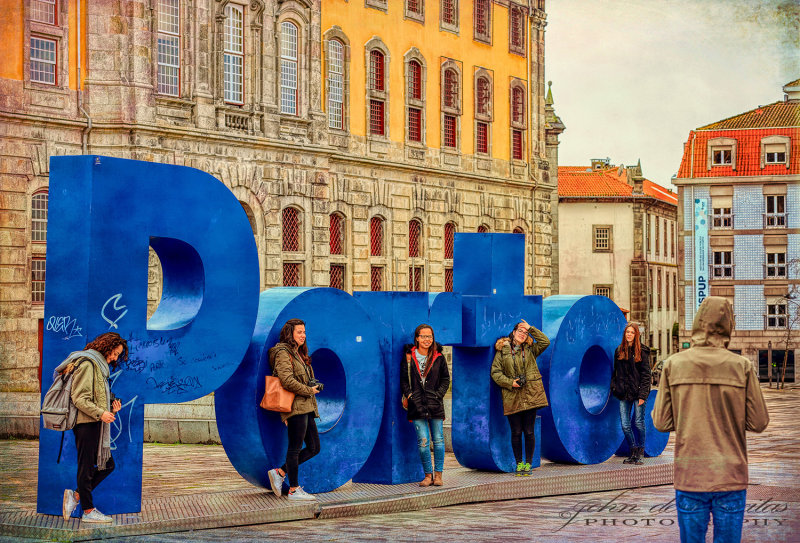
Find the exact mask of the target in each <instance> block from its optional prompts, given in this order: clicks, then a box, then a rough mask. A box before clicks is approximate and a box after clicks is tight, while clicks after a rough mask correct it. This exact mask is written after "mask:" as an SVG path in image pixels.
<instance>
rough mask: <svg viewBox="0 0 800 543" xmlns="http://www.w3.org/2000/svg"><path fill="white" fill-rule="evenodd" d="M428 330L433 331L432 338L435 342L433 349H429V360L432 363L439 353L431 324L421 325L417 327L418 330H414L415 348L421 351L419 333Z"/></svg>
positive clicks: (432, 344)
mask: <svg viewBox="0 0 800 543" xmlns="http://www.w3.org/2000/svg"><path fill="white" fill-rule="evenodd" d="M426 328H427V329H428V330H430V331H431V338H432V339H433V342H432V343H431V348H430V349H429V352H428V360H430V361H431V362H432V361H433V359H434V358H436V352H437V351H436V334H435V333H434V332H433V326H431V325H430V324H424V323H423V324H420V325H419V326H417V328H416V329H415V330H414V347H416V348H417V349H419V339H418V338H419V333H420V332H421V331H422V330H425V329H426Z"/></svg>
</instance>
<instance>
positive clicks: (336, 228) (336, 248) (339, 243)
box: [330, 213, 344, 288]
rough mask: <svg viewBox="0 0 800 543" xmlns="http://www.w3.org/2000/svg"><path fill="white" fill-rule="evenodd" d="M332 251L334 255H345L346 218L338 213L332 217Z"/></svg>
mask: <svg viewBox="0 0 800 543" xmlns="http://www.w3.org/2000/svg"><path fill="white" fill-rule="evenodd" d="M330 249H331V253H330V254H332V255H343V254H344V217H342V216H341V215H340V214H338V213H332V214H331V217H330ZM331 286H333V285H331ZM336 288H341V287H336Z"/></svg>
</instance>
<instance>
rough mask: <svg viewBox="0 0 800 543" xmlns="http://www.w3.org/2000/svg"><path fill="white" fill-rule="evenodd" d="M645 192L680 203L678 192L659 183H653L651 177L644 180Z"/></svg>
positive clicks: (668, 201)
mask: <svg viewBox="0 0 800 543" xmlns="http://www.w3.org/2000/svg"><path fill="white" fill-rule="evenodd" d="M642 188H643V190H644V193H645V194H647V195H648V196H652V197H654V198H658V199H659V200H662V201H664V202H667V203H670V204H675V205H678V194H677V193H675V192H672V191H671V190H669V189H668V188H665V187H662V186H661V185H659V184H658V183H653V182H652V181H650V180H649V179H645V180H644V187H642Z"/></svg>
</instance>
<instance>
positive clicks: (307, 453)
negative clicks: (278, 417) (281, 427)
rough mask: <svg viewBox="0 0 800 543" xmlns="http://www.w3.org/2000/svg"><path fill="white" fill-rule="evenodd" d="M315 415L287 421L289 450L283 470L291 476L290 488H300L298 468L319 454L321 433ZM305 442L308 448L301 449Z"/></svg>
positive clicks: (294, 417) (297, 416) (296, 417)
mask: <svg viewBox="0 0 800 543" xmlns="http://www.w3.org/2000/svg"><path fill="white" fill-rule="evenodd" d="M314 416H315V415H314V413H313V412H312V413H303V414H302V415H294V416H293V417H289V418H288V419H286V422H287V425H288V427H289V449H288V450H287V451H286V463H285V464H284V465H283V466H281V470H283V472H284V473H286V474H287V475H288V476H289V486H290V487H292V488H294V487H296V486H300V483H299V482H298V480H297V466H299V465H300V464H302V463H303V462H305V461H306V460H308V459H309V458H312V457H314V456H315V455H316V454H317V453H318V452H319V433H318V432H317V423H316V422H314ZM303 442H305V444H306V447H305V449H303V450H302V451H301V450H300V448H301V447H302V446H303Z"/></svg>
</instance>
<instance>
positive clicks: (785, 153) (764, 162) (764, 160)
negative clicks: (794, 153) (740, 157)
mask: <svg viewBox="0 0 800 543" xmlns="http://www.w3.org/2000/svg"><path fill="white" fill-rule="evenodd" d="M790 143H791V140H790V139H789V137H788V136H767V137H766V138H762V139H761V167H762V168H763V167H765V166H772V165H775V164H780V165H784V166H786V167H787V168H788V167H789V149H790V148H791V147H790Z"/></svg>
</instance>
